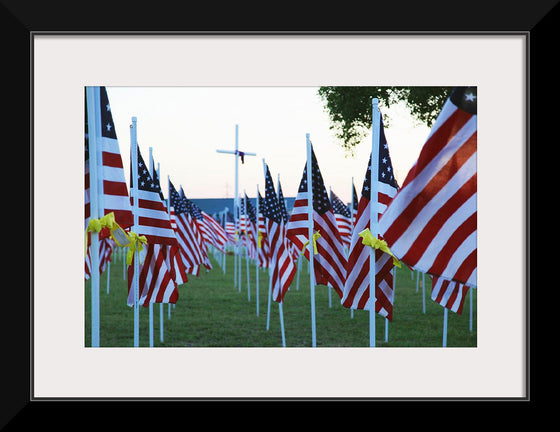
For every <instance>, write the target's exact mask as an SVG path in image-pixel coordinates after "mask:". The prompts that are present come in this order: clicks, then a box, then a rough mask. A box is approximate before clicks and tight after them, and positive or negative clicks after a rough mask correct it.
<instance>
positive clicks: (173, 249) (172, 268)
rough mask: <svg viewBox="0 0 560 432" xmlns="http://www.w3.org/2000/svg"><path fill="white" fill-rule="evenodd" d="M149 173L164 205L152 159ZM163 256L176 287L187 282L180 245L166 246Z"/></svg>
mask: <svg viewBox="0 0 560 432" xmlns="http://www.w3.org/2000/svg"><path fill="white" fill-rule="evenodd" d="M151 172H152V176H153V181H154V183H155V184H156V185H157V188H158V189H159V197H160V198H161V200H162V202H164V203H165V198H164V197H163V193H162V192H161V184H160V182H159V178H158V172H157V170H156V168H155V162H154V161H153V159H152V170H151ZM169 207H170V208H169V209H168V214H169V218H170V222H171V228H172V229H173V231H175V237H176V238H177V241H178V240H179V239H178V236H177V224H176V222H175V217H174V215H173V217H172V216H171V205H170V206H169ZM164 254H165V262H166V264H167V268H168V269H169V272H170V273H171V277H172V278H173V280H174V281H175V282H176V283H177V284H178V285H181V284H184V283H185V282H188V278H187V265H186V264H185V261H184V259H183V256H182V252H181V247H180V244H177V245H172V246H166V247H165V250H164Z"/></svg>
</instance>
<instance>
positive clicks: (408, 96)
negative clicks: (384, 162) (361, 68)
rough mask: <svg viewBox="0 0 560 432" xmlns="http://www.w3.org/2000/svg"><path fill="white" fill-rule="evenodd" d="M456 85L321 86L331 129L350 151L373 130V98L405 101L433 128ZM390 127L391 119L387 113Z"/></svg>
mask: <svg viewBox="0 0 560 432" xmlns="http://www.w3.org/2000/svg"><path fill="white" fill-rule="evenodd" d="M451 89H452V87H320V88H319V96H320V97H321V99H322V101H323V103H324V106H325V110H326V111H327V113H328V115H329V118H330V120H331V127H330V128H331V129H332V130H334V133H335V136H336V137H337V138H338V139H340V141H341V145H342V147H343V148H344V149H346V150H347V151H348V152H349V153H353V150H354V147H355V146H356V145H357V144H359V143H360V141H361V140H362V139H363V138H364V137H365V135H366V134H367V133H368V131H369V130H371V100H372V98H374V97H376V98H377V99H379V107H380V108H381V109H383V107H387V108H388V107H390V106H391V105H393V104H396V103H398V102H404V103H405V104H406V106H407V107H408V109H409V110H410V113H411V114H412V116H413V118H415V119H416V120H417V121H418V122H419V123H424V124H426V125H427V126H429V127H431V126H432V124H433V122H434V121H435V119H436V118H437V116H438V114H439V112H440V110H441V107H442V106H443V104H444V102H445V100H446V99H447V96H448V95H449V93H450V92H451ZM383 124H384V126H385V127H390V124H391V119H390V118H388V116H386V115H384V116H383Z"/></svg>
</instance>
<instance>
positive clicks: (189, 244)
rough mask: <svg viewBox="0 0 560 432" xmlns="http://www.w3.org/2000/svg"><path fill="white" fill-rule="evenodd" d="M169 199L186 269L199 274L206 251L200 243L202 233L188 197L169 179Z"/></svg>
mask: <svg viewBox="0 0 560 432" xmlns="http://www.w3.org/2000/svg"><path fill="white" fill-rule="evenodd" d="M169 200H170V205H171V207H172V208H173V209H174V212H175V222H176V225H177V228H176V231H175V232H176V235H177V241H178V242H179V246H180V248H181V253H182V257H183V259H184V262H185V267H186V271H187V273H190V274H193V275H196V276H198V274H199V269H200V265H203V264H204V261H205V257H206V252H205V251H204V250H203V249H202V246H201V244H200V240H199V239H200V234H199V233H198V228H197V226H196V222H194V220H193V218H192V216H191V215H190V214H189V211H188V205H187V199H186V198H185V197H182V196H181V195H179V192H177V189H175V186H174V185H173V183H171V181H169Z"/></svg>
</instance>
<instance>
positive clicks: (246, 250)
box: [243, 189, 251, 301]
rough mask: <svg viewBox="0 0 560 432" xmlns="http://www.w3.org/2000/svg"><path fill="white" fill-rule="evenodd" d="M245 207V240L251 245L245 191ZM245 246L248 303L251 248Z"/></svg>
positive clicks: (245, 193)
mask: <svg viewBox="0 0 560 432" xmlns="http://www.w3.org/2000/svg"><path fill="white" fill-rule="evenodd" d="M243 195H244V197H245V198H244V199H243V205H244V210H245V238H246V241H247V245H248V244H249V229H248V227H249V215H248V214H247V192H246V191H245V189H243ZM247 245H245V265H246V267H247V301H251V277H250V275H249V248H248V247H247Z"/></svg>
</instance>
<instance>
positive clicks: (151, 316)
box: [148, 147, 169, 347]
mask: <svg viewBox="0 0 560 432" xmlns="http://www.w3.org/2000/svg"><path fill="white" fill-rule="evenodd" d="M149 166H150V168H149V170H150V171H151V174H152V177H153V175H154V170H155V167H154V156H153V154H152V147H150V161H149ZM158 179H159V173H158ZM168 213H169V210H168ZM148 322H149V326H148V340H149V344H150V347H153V346H154V304H153V303H152V302H150V304H149V305H148Z"/></svg>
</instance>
